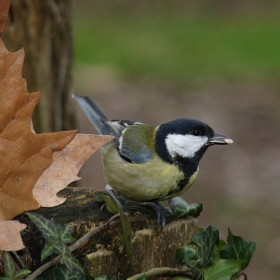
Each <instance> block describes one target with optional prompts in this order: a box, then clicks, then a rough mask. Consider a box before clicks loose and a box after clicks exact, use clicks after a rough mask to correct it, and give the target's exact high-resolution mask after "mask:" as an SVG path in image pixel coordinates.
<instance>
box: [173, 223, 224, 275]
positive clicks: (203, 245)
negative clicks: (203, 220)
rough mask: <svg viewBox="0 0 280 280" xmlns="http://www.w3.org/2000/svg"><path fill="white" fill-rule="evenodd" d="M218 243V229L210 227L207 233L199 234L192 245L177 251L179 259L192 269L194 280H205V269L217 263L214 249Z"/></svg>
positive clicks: (200, 232)
mask: <svg viewBox="0 0 280 280" xmlns="http://www.w3.org/2000/svg"><path fill="white" fill-rule="evenodd" d="M218 241H219V231H218V229H217V228H215V227H214V226H209V227H208V228H207V229H206V230H205V231H199V232H197V233H196V234H195V235H194V237H193V238H192V243H191V244H190V245H188V246H182V247H181V248H179V249H178V250H177V252H176V257H177V259H178V260H179V261H181V262H182V263H183V264H186V265H187V266H188V267H190V268H191V269H192V274H193V279H196V280H204V279H205V278H204V269H205V268H206V267H208V266H210V265H213V263H214V262H215V253H214V249H215V245H216V244H217V242H218Z"/></svg>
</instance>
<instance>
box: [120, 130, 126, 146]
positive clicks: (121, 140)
mask: <svg viewBox="0 0 280 280" xmlns="http://www.w3.org/2000/svg"><path fill="white" fill-rule="evenodd" d="M125 131H126V129H124V130H123V131H122V135H121V137H120V138H119V143H120V144H119V150H120V151H121V150H122V145H123V135H124V132H125Z"/></svg>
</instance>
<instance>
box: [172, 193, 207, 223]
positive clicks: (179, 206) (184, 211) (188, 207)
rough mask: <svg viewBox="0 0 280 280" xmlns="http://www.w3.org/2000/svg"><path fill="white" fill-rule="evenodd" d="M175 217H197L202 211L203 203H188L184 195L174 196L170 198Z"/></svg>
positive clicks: (173, 216)
mask: <svg viewBox="0 0 280 280" xmlns="http://www.w3.org/2000/svg"><path fill="white" fill-rule="evenodd" d="M169 204H170V205H171V211H172V213H173V215H172V218H173V219H181V218H185V217H186V216H192V217H194V218H197V217H198V216H199V214H200V213H201V211H202V204H201V203H194V204H188V203H187V202H186V201H185V200H184V199H183V198H182V197H179V196H177V197H174V198H172V199H170V200H169Z"/></svg>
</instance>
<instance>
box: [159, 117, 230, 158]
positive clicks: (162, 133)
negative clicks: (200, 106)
mask: <svg viewBox="0 0 280 280" xmlns="http://www.w3.org/2000/svg"><path fill="white" fill-rule="evenodd" d="M231 143H233V141H232V140H231V139H229V138H227V137H226V136H223V135H221V134H216V133H214V131H213V129H212V128H211V127H210V126H208V125H207V124H205V123H203V122H200V121H197V120H193V119H178V120H175V121H172V122H168V123H165V124H162V125H160V126H158V127H157V131H156V150H157V153H158V154H159V156H160V157H161V158H163V159H164V160H166V161H168V162H174V161H178V159H180V158H181V159H183V160H184V159H189V160H192V161H196V162H197V163H198V162H199V160H200V159H201V158H202V156H203V154H204V153H205V151H206V150H207V148H208V147H210V146H212V145H227V144H231Z"/></svg>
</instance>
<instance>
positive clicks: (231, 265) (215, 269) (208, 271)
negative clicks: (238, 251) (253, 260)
mask: <svg viewBox="0 0 280 280" xmlns="http://www.w3.org/2000/svg"><path fill="white" fill-rule="evenodd" d="M243 263H244V261H240V260H225V259H218V260H216V261H215V263H214V264H213V265H212V266H209V267H207V268H205V270H204V279H205V280H217V279H219V280H229V279H231V277H232V276H233V275H235V274H237V273H238V272H239V271H240V267H241V266H242V265H243Z"/></svg>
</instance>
